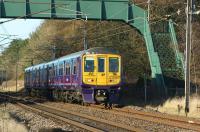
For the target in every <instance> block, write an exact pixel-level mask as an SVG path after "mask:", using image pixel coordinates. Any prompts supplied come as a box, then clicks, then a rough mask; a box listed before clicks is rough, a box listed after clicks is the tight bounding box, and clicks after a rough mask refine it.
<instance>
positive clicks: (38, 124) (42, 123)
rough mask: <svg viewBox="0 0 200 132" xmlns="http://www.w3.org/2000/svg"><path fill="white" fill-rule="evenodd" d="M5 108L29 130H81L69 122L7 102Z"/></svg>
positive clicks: (38, 131)
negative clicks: (44, 115)
mask: <svg viewBox="0 0 200 132" xmlns="http://www.w3.org/2000/svg"><path fill="white" fill-rule="evenodd" d="M6 109H7V111H8V112H9V114H10V116H11V117H12V118H14V119H15V120H16V121H17V122H18V123H20V124H24V125H25V126H26V127H27V130H28V131H29V132H47V131H48V132H53V131H59V132H62V131H81V130H80V129H78V128H76V127H74V126H70V125H69V124H66V123H63V122H58V121H54V119H51V118H45V117H42V116H40V115H38V114H35V113H32V112H30V111H27V110H24V109H23V108H21V107H18V106H16V105H13V104H7V106H6Z"/></svg>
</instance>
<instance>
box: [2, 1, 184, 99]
mask: <svg viewBox="0 0 200 132" xmlns="http://www.w3.org/2000/svg"><path fill="white" fill-rule="evenodd" d="M0 2H1V3H0V18H14V19H20V18H26V19H29V18H30V19H88V20H115V21H124V22H125V23H127V24H129V25H131V26H132V27H135V28H136V29H137V30H138V31H139V32H140V33H141V34H142V35H143V36H144V39H145V43H146V47H147V52H148V56H149V62H150V66H151V71H152V72H151V75H152V79H153V81H152V82H154V84H155V86H156V87H157V88H158V89H159V91H160V92H159V93H160V95H161V96H163V97H164V96H167V93H168V91H169V87H177V86H176V85H171V84H173V82H169V80H170V79H169V78H172V80H173V78H175V79H179V80H181V79H183V61H182V57H181V55H180V53H179V51H178V48H177V47H178V44H177V40H176V36H175V31H174V27H173V23H172V21H168V22H167V26H166V27H167V30H166V31H164V32H162V31H158V32H156V31H154V32H151V26H150V24H149V22H148V21H147V12H146V11H145V10H144V9H142V8H140V7H138V6H136V5H134V4H133V3H130V2H129V1H128V0H1V1H0ZM2 23H3V22H2ZM167 57H168V58H170V59H166V58H167ZM174 74H177V75H175V76H174ZM168 84H170V85H168Z"/></svg>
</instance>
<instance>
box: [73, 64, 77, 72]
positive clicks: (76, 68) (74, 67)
mask: <svg viewBox="0 0 200 132" xmlns="http://www.w3.org/2000/svg"><path fill="white" fill-rule="evenodd" d="M76 70H77V68H76V65H75V66H74V70H73V74H76Z"/></svg>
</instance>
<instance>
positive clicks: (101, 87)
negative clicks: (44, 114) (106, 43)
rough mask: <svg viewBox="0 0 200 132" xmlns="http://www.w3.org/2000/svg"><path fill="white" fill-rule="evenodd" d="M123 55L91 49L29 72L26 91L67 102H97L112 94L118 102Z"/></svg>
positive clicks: (36, 67) (29, 68)
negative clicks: (45, 93) (44, 92)
mask: <svg viewBox="0 0 200 132" xmlns="http://www.w3.org/2000/svg"><path fill="white" fill-rule="evenodd" d="M121 73H122V66H121V56H120V55H119V54H118V53H117V52H116V51H114V50H111V49H108V48H91V49H88V50H84V51H80V52H76V53H73V54H70V55H66V56H63V57H61V58H58V59H56V60H53V61H50V62H47V63H42V64H38V65H35V66H31V67H28V68H26V69H25V88H26V91H27V92H28V93H31V92H32V91H34V92H36V93H38V94H40V93H41V91H47V95H48V96H50V97H52V98H55V99H59V98H61V99H63V100H65V101H67V102H69V101H70V102H71V101H79V102H84V103H97V102H103V101H105V100H106V98H107V97H106V95H107V93H108V94H112V98H110V99H111V100H112V101H113V102H115V101H117V100H118V97H119V90H120V86H121V83H122V74H121Z"/></svg>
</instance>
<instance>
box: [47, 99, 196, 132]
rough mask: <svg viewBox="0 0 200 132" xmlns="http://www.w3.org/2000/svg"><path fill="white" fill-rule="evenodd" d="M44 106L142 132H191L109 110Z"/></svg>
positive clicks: (55, 104) (73, 106)
mask: <svg viewBox="0 0 200 132" xmlns="http://www.w3.org/2000/svg"><path fill="white" fill-rule="evenodd" d="M46 104H48V105H52V106H54V107H57V108H62V109H65V110H66V109H67V110H68V111H74V112H79V113H82V114H86V115H90V116H93V117H98V118H101V119H105V120H108V121H113V122H118V123H121V124H125V125H129V126H134V127H138V128H142V129H144V131H148V132H149V131H153V132H154V131H163V132H172V131H173V132H180V131H181V132H193V131H192V130H187V129H181V128H178V127H172V126H167V125H163V124H158V123H153V122H150V121H144V120H139V119H135V118H132V117H127V116H121V115H120V116H119V115H118V114H113V113H110V112H109V110H105V109H94V108H91V107H83V106H80V105H70V106H69V104H63V103H53V102H48V103H46ZM136 109H139V108H138V107H137V108H136ZM140 109H143V108H140ZM145 111H146V110H145Z"/></svg>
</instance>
